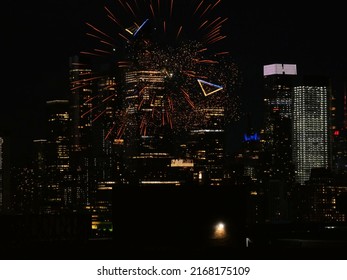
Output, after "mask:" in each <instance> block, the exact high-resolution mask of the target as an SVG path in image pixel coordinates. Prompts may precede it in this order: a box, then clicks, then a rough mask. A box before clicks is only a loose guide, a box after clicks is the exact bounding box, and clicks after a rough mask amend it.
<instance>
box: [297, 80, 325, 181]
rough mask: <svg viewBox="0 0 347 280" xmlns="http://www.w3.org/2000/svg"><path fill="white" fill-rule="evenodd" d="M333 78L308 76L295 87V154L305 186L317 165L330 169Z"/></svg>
mask: <svg viewBox="0 0 347 280" xmlns="http://www.w3.org/2000/svg"><path fill="white" fill-rule="evenodd" d="M330 94H331V90H330V84H329V80H328V79H327V78H324V77H314V76H310V77H304V78H303V79H302V81H301V82H300V83H299V84H298V85H297V86H295V87H294V95H293V157H294V163H295V173H296V174H295V180H296V182H297V183H300V184H301V185H304V184H305V182H306V181H307V180H308V179H309V177H310V174H311V170H312V169H313V168H330V167H331V166H330V164H329V163H330V136H329V133H330V125H329V121H330V120H329V110H328V106H329V96H330Z"/></svg>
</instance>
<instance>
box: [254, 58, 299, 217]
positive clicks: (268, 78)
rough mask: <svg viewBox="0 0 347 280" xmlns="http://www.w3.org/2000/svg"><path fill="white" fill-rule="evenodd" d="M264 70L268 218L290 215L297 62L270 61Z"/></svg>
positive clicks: (263, 179)
mask: <svg viewBox="0 0 347 280" xmlns="http://www.w3.org/2000/svg"><path fill="white" fill-rule="evenodd" d="M263 70H264V72H263V74H264V130H263V131H262V133H261V142H262V145H263V147H262V153H261V155H260V156H261V170H262V171H261V172H262V173H263V174H262V176H261V182H262V183H261V184H262V185H263V186H262V188H263V189H264V196H265V200H264V201H266V204H267V205H265V208H264V209H267V220H268V221H271V222H278V221H283V220H287V219H288V201H289V197H288V195H289V193H290V190H291V186H292V183H293V180H294V166H293V161H292V131H291V122H292V98H293V96H292V92H293V86H294V83H295V81H296V79H297V68H296V65H295V64H269V65H265V66H264V68H263Z"/></svg>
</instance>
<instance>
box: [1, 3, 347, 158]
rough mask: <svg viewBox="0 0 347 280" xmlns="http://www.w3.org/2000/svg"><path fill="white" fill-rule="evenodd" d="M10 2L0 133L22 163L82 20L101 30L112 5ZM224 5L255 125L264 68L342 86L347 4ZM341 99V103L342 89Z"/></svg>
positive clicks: (64, 80) (81, 33)
mask: <svg viewBox="0 0 347 280" xmlns="http://www.w3.org/2000/svg"><path fill="white" fill-rule="evenodd" d="M162 1H163V0H162ZM182 1H183V0H182ZM192 1H194V0H192ZM6 2H9V3H5V5H4V4H3V5H2V19H3V20H2V22H3V26H2V30H3V32H4V33H2V40H1V42H2V44H3V45H4V46H5V50H4V51H3V52H2V56H3V61H5V64H2V65H4V67H3V72H5V76H3V82H2V90H1V92H2V98H1V102H0V106H1V107H0V128H1V129H6V130H8V131H9V132H10V134H11V136H12V137H13V139H14V140H15V142H14V143H15V145H16V154H17V155H16V157H17V158H18V157H24V156H28V155H29V154H30V147H31V146H30V145H31V142H32V140H33V139H38V138H44V137H45V133H44V130H43V127H44V125H45V122H46V119H45V102H46V101H47V100H51V99H56V98H57V99H58V98H67V96H68V58H69V56H71V55H74V54H77V53H78V52H79V51H81V50H83V49H85V46H86V45H85V44H86V36H85V32H86V30H87V29H86V26H85V24H84V22H86V21H88V22H91V23H95V25H98V22H99V21H105V13H104V10H103V5H104V3H107V4H109V3H112V1H111V0H110V1H104V0H99V1H98V0H88V1H85V0H47V1H24V0H19V1H10V0H7V1H6ZM178 2H180V0H176V4H177V3H178ZM222 2H223V3H222V4H221V6H220V8H219V10H220V11H221V14H222V15H223V16H226V17H228V21H227V23H226V24H225V25H224V31H223V33H224V34H225V35H227V36H228V38H227V39H226V40H224V41H223V44H225V46H224V49H226V50H228V51H230V53H231V54H232V57H233V59H234V60H235V61H236V63H237V65H238V66H239V68H240V70H241V73H242V78H243V80H244V83H243V89H242V91H241V93H242V94H241V101H242V104H241V109H242V112H250V113H251V114H252V115H253V116H254V119H255V121H254V122H255V123H254V125H255V127H256V128H258V127H259V126H260V125H261V122H260V120H261V118H260V117H257V116H260V115H261V109H260V108H261V106H262V97H261V86H262V67H263V65H264V64H271V63H295V64H297V68H298V73H299V74H309V75H310V74H319V75H327V76H330V77H332V78H333V79H334V80H336V83H337V85H338V87H340V88H341V81H342V80H343V77H346V76H347V53H346V50H347V46H346V44H347V43H346V42H345V39H346V30H345V29H346V22H345V19H344V18H345V15H344V11H345V10H344V9H343V8H342V7H339V6H338V5H335V6H332V5H331V6H327V4H326V3H324V5H323V3H322V4H318V2H315V3H314V6H307V4H305V6H299V5H295V3H292V6H290V5H289V3H291V2H278V4H277V5H274V6H271V5H270V4H263V5H262V6H261V7H256V6H253V5H254V4H253V3H251V2H247V3H245V4H239V3H238V2H237V1H227V0H224V1H222ZM113 3H117V1H113ZM241 3H244V1H242V2H241ZM302 5H304V4H302ZM339 5H341V6H342V4H341V3H340V4H339ZM3 75H4V74H3ZM336 97H337V99H338V101H339V102H340V104H342V103H341V102H342V94H341V91H339V92H337V93H336ZM339 106H340V107H341V105H338V108H339ZM17 145H19V146H20V147H19V146H17ZM21 154H22V155H21Z"/></svg>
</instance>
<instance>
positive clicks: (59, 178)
mask: <svg viewBox="0 0 347 280" xmlns="http://www.w3.org/2000/svg"><path fill="white" fill-rule="evenodd" d="M47 112H48V135H47V185H46V186H45V190H43V196H44V198H45V202H44V205H42V211H43V212H44V213H59V212H60V211H62V210H63V209H65V208H66V207H67V205H66V200H67V198H66V196H69V193H70V189H69V188H68V182H69V181H70V175H69V167H70V153H69V151H70V139H69V136H70V134H69V132H70V131H69V128H70V116H69V101H68V100H51V101H47Z"/></svg>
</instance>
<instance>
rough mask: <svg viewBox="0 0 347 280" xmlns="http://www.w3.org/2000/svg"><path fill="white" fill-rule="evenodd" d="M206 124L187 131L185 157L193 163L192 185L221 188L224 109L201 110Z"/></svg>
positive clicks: (223, 161)
mask: <svg viewBox="0 0 347 280" xmlns="http://www.w3.org/2000/svg"><path fill="white" fill-rule="evenodd" d="M200 110H203V111H204V117H205V118H206V119H208V120H209V121H208V122H203V121H202V122H201V124H197V125H195V126H193V127H192V129H190V130H188V138H187V143H186V145H187V152H188V153H187V156H188V158H191V159H193V162H194V174H193V181H194V184H197V185H202V186H215V187H218V186H222V185H223V179H224V167H225V156H224V155H225V127H224V121H225V119H224V108H223V107H218V106H215V107H214V106H210V107H207V108H201V109H200Z"/></svg>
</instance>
